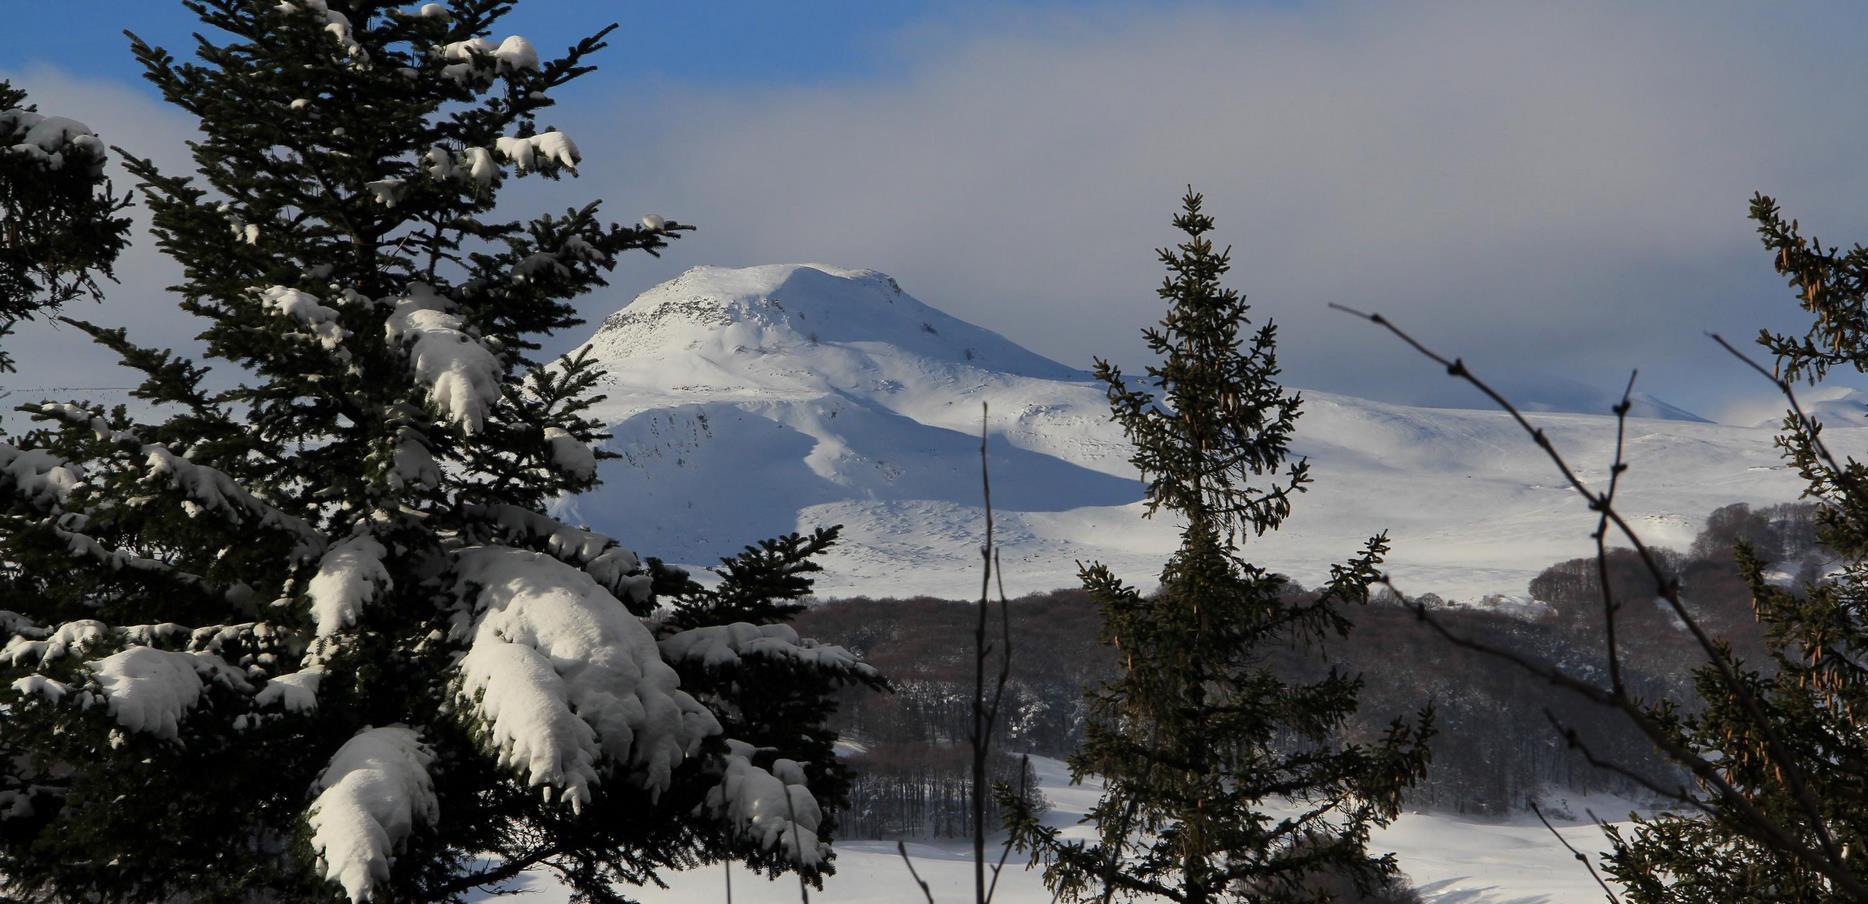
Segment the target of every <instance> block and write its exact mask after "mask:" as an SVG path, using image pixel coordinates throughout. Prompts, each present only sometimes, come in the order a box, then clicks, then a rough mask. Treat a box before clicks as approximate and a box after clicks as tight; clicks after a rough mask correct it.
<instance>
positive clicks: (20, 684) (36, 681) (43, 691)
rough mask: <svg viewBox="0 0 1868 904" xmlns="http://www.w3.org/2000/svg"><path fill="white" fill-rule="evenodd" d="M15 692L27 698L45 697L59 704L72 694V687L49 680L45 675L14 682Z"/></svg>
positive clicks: (16, 679)
mask: <svg viewBox="0 0 1868 904" xmlns="http://www.w3.org/2000/svg"><path fill="white" fill-rule="evenodd" d="M12 687H13V690H15V691H18V692H19V693H20V694H21V695H22V696H26V697H33V696H38V697H44V698H46V699H47V700H50V701H52V702H53V703H57V702H58V701H60V700H63V699H65V696H66V695H67V694H70V693H71V685H69V684H66V683H65V682H63V681H57V680H54V679H51V678H47V677H45V676H44V675H27V676H26V677H24V678H15V679H14V680H13V685H12Z"/></svg>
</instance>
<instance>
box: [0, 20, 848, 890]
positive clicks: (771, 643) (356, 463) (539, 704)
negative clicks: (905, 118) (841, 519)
mask: <svg viewBox="0 0 1868 904" xmlns="http://www.w3.org/2000/svg"><path fill="white" fill-rule="evenodd" d="M187 6H188V7H189V8H190V9H192V10H193V11H194V12H195V13H197V14H198V15H199V17H200V18H201V20H202V24H203V26H204V28H203V30H202V33H203V34H204V35H209V36H212V37H211V38H203V39H202V40H201V41H200V43H199V46H198V47H197V48H195V52H196V53H197V54H198V57H199V61H198V62H181V61H178V60H177V59H175V58H174V57H173V56H171V55H170V54H169V53H168V52H166V51H164V50H161V49H157V48H154V47H150V46H147V45H146V44H144V43H143V42H141V41H135V40H133V47H134V50H135V53H136V55H137V57H138V58H139V59H140V60H141V61H142V63H143V64H144V66H145V67H146V70H147V75H148V77H149V79H150V80H151V81H153V82H154V83H155V84H156V85H157V86H158V87H159V88H160V90H161V92H162V94H163V95H164V96H165V97H166V98H167V99H168V100H169V101H170V102H172V103H174V104H177V105H179V106H181V107H182V108H184V109H186V110H188V111H189V112H190V113H192V114H194V115H195V116H197V117H198V118H199V120H200V129H201V138H200V140H199V142H198V143H197V144H196V145H195V146H194V158H195V161H196V164H197V167H198V170H199V172H198V175H197V176H195V177H189V178H183V177H180V176H177V175H174V174H170V173H163V172H159V171H158V170H157V168H156V167H155V166H154V165H153V164H151V163H150V162H149V161H147V160H139V159H132V160H131V162H130V168H131V171H132V172H133V173H134V174H135V175H136V176H137V178H138V179H139V180H140V181H141V182H142V183H143V184H142V189H143V195H144V197H145V199H146V202H147V204H148V206H149V209H150V211H151V213H152V216H153V218H154V219H153V222H154V231H155V233H156V236H157V238H158V240H159V242H160V244H161V247H162V249H163V250H164V251H165V252H166V253H168V254H170V255H172V256H173V257H175V258H176V259H177V260H178V261H179V262H180V263H181V264H182V265H183V267H184V268H185V274H186V276H185V279H184V281H183V283H182V284H181V285H180V286H178V287H177V288H176V292H177V293H178V294H179V298H180V305H181V307H182V308H183V309H184V310H185V311H187V312H189V313H190V314H193V315H196V316H198V317H200V318H202V319H203V321H204V322H205V330H204V332H203V333H202V339H203V340H204V342H205V343H206V348H207V350H208V354H209V355H210V356H211V357H213V358H216V359H219V360H220V361H221V362H222V364H221V365H220V366H221V367H222V369H223V370H224V371H227V372H228V373H229V374H230V376H228V377H224V378H218V377H217V379H215V380H209V379H208V373H207V368H206V367H205V366H203V365H202V364H199V363H197V362H194V361H191V360H188V359H187V358H185V357H180V356H177V355H174V354H172V353H170V352H164V351H157V350H152V349H147V348H143V347H140V346H138V345H136V344H134V342H133V340H132V338H131V337H128V336H126V335H125V334H124V333H123V332H121V331H116V330H107V329H102V328H97V327H86V329H87V330H88V331H89V332H90V333H91V334H92V335H93V336H94V337H95V338H96V339H97V340H98V341H100V342H102V343H103V344H105V345H107V346H109V347H110V348H112V349H114V350H115V351H116V352H117V353H118V354H119V356H120V357H121V358H122V360H123V361H124V362H125V363H127V364H128V365H130V366H131V367H134V368H136V369H138V370H140V371H141V372H142V373H143V374H144V375H145V380H144V381H143V382H142V384H141V385H140V386H139V387H138V388H137V389H136V395H137V396H138V397H139V398H141V399H144V400H146V401H147V402H149V403H152V404H154V405H155V406H156V409H155V410H157V411H160V412H163V414H162V415H161V416H159V417H154V418H150V419H149V420H148V421H147V422H140V423H139V422H133V420H132V419H131V418H130V417H129V416H128V415H127V414H126V413H125V412H124V411H123V410H121V409H118V410H105V409H104V408H102V407H101V406H97V405H92V404H84V403H46V404H40V405H35V406H31V407H30V408H29V409H28V411H29V413H30V415H31V416H32V417H33V418H34V419H35V421H36V422H35V423H34V425H33V429H31V430H30V431H28V432H24V433H21V434H18V435H15V436H12V437H9V438H7V440H6V442H5V443H4V444H0V562H3V563H4V564H3V565H0V569H3V573H0V636H3V637H5V638H8V639H7V640H6V642H5V647H4V650H0V669H3V670H4V675H0V893H3V894H4V895H6V896H10V897H12V898H15V899H20V900H27V901H177V902H179V901H189V902H207V901H239V902H271V901H336V900H348V901H352V902H356V901H363V900H378V901H452V900H460V899H461V898H462V897H463V896H464V895H465V894H466V893H467V892H468V891H470V890H471V889H473V888H475V887H479V886H483V885H486V884H487V883H489V882H493V881H497V880H500V879H504V878H509V877H511V876H513V875H516V874H517V873H519V872H521V871H523V870H525V869H528V868H542V869H547V870H550V871H553V872H555V874H556V875H557V876H558V877H559V878H560V879H561V880H562V881H563V882H565V883H566V884H567V885H569V886H570V887H572V888H573V889H575V890H576V892H577V893H578V894H580V895H581V898H580V900H589V901H622V900H627V894H628V888H629V886H631V885H633V884H640V883H645V882H650V881H653V879H654V876H655V874H656V871H657V870H660V869H664V868H671V867H685V866H691V865H693V864H695V863H699V862H705V861H707V860H710V859H718V858H736V859H740V860H743V861H747V862H750V863H751V864H752V865H754V866H755V867H756V868H759V869H763V870H767V871H779V870H797V871H801V872H802V873H803V874H804V875H805V876H806V877H807V878H810V877H815V876H818V875H821V873H822V872H823V871H825V870H826V869H827V868H828V862H827V860H828V853H829V852H828V848H827V844H826V841H827V832H828V829H829V825H828V819H827V816H826V812H825V806H826V805H827V804H831V803H834V797H835V796H836V794H837V792H838V789H839V788H840V787H841V786H842V782H843V777H842V776H841V774H840V772H839V768H838V767H837V766H836V764H835V761H834V758H833V757H832V755H831V751H830V743H829V739H828V738H827V737H825V735H824V733H823V732H822V730H821V728H820V726H819V723H820V722H821V718H822V714H823V712H824V711H825V707H827V706H828V703H827V701H828V698H829V696H830V694H831V692H832V691H833V690H834V688H835V687H836V686H838V685H839V684H840V683H844V682H851V681H862V682H873V681H874V680H875V679H874V675H873V673H872V672H871V671H870V670H869V669H868V667H867V666H865V665H863V664H862V663H861V662H859V661H857V660H856V658H855V657H853V656H852V655H850V654H849V653H847V652H845V651H844V650H842V649H840V648H836V647H827V646H820V645H818V644H816V643H813V642H812V641H809V640H803V639H800V638H799V637H798V636H797V635H796V633H795V632H793V631H792V630H791V629H790V628H788V627H786V626H785V625H784V621H785V620H786V618H787V617H788V614H789V612H790V611H791V610H790V609H789V608H788V606H787V604H786V602H787V600H792V599H795V598H796V597H797V596H799V595H801V594H802V593H804V592H805V591H806V590H808V587H809V582H808V571H809V567H808V562H806V560H808V558H809V556H810V555H811V554H812V553H814V552H815V551H816V550H817V549H820V548H822V547H823V546H824V545H827V544H828V543H829V542H832V541H833V540H834V535H829V536H826V535H821V534H820V535H819V536H817V537H814V538H810V539H805V538H788V539H786V540H781V541H777V542H775V543H773V544H767V545H765V546H762V547H760V548H758V549H754V550H750V551H749V552H748V553H747V554H745V555H743V556H741V557H740V558H738V559H736V560H734V561H733V562H732V563H730V564H729V567H728V568H727V569H725V571H726V573H727V574H726V581H725V583H724V584H723V585H721V586H720V587H718V588H716V589H714V590H712V591H707V590H702V589H700V588H699V587H698V586H696V585H694V584H693V583H692V582H691V581H689V580H688V579H687V577H686V576H685V575H684V574H682V573H680V572H679V571H676V570H672V569H667V568H663V567H660V566H659V564H658V563H656V562H655V561H654V560H644V559H639V558H638V557H637V556H636V555H635V554H634V553H632V552H631V551H629V550H626V549H623V548H621V547H620V546H618V545H617V544H616V543H615V542H614V541H613V540H611V539H609V538H607V537H604V536H601V535H598V534H595V533H592V532H590V531H588V530H583V529H580V528H578V527H576V526H574V525H570V524H566V523H563V522H562V521H560V520H559V519H557V518H555V517H553V516H552V515H551V514H550V513H549V511H550V509H549V506H550V503H551V502H552V501H553V500H554V499H555V498H556V497H558V496H559V495H560V494H564V493H575V492H578V491H581V490H585V489H588V488H589V487H591V486H593V485H594V483H595V481H596V476H597V462H598V459H599V458H601V457H603V454H602V453H600V452H598V451H596V450H595V448H594V447H593V443H594V442H596V441H598V440H599V439H600V435H599V433H598V428H597V426H596V425H595V424H594V423H593V422H592V421H590V420H589V419H588V418H586V417H585V416H584V412H585V410H586V408H587V406H588V405H589V404H591V402H592V396H591V387H592V385H593V382H594V381H595V379H596V377H597V374H596V373H595V372H594V371H593V369H592V368H591V367H590V366H589V364H588V362H586V361H583V360H572V361H568V362H559V363H556V364H549V363H546V362H538V361H534V360H532V359H531V358H529V357H528V355H529V354H531V353H533V352H535V351H536V350H537V349H538V348H539V346H538V344H537V340H538V338H539V337H540V336H541V335H542V334H544V333H547V332H549V331H552V330H560V329H564V328H566V327H569V326H572V325H574V324H575V323H576V322H577V321H576V319H575V318H574V316H573V311H572V308H571V306H570V305H569V303H568V300H569V299H571V298H573V297H575V296H577V295H579V294H580V293H583V292H586V291H588V290H590V289H592V288H594V287H597V286H601V285H602V284H603V274H604V273H605V272H606V271H607V270H609V269H610V268H612V267H613V266H614V265H615V264H616V263H617V262H618V258H619V257H620V256H622V255H624V254H625V253H627V252H631V251H644V252H648V253H651V254H653V253H655V252H656V251H657V250H658V249H660V248H662V247H664V246H665V244H666V243H667V242H668V241H669V240H671V239H673V238H675V237H676V236H677V235H678V234H679V232H680V231H682V230H685V229H687V228H688V227H686V226H682V225H679V224H677V223H675V222H673V221H669V220H664V219H661V218H659V217H646V218H643V219H642V221H641V222H640V224H637V225H628V226H618V225H614V224H608V223H606V222H605V221H604V220H603V219H601V218H600V216H599V211H598V208H597V205H596V204H594V203H593V204H591V205H589V206H586V207H583V208H581V209H574V210H567V211H565V212H564V213H563V214H560V215H547V216H540V217H538V218H536V219H532V220H530V221H528V222H503V221H499V220H497V219H494V218H493V217H492V212H493V210H494V205H495V199H496V197H497V195H498V193H499V191H500V189H501V188H502V187H505V186H506V184H507V182H508V180H512V179H514V178H516V177H520V176H534V177H545V178H557V177H559V176H562V175H566V174H574V173H575V172H576V170H577V166H578V164H579V162H580V161H581V159H582V154H581V152H580V149H579V147H578V145H577V144H576V143H575V142H574V141H573V140H572V138H571V136H570V135H568V134H566V133H565V132H563V131H559V130H558V129H557V128H555V127H554V126H553V125H552V124H551V123H549V122H548V121H546V120H544V118H543V115H544V113H545V111H546V110H547V109H548V108H549V107H550V105H551V100H550V94H551V92H552V91H553V89H556V88H558V87H560V86H562V85H564V84H565V83H566V82H568V81H570V80H572V79H574V78H576V77H577V76H579V75H581V74H583V73H584V72H587V71H588V70H589V67H588V66H587V65H586V64H587V61H588V59H589V57H590V55H591V54H592V53H593V52H595V51H596V50H598V49H599V48H600V47H602V46H603V45H602V42H601V38H602V37H603V34H602V33H599V34H598V35H596V36H594V37H592V38H590V39H587V40H585V41H582V42H581V43H579V44H578V45H577V46H575V47H573V48H571V49H570V50H569V51H568V52H567V53H566V54H565V55H564V56H563V57H562V58H559V59H556V60H550V59H544V58H541V57H540V55H539V54H538V52H537V51H536V50H535V48H534V47H533V45H532V44H531V43H529V42H528V41H527V40H526V39H525V38H523V37H519V36H510V37H498V38H495V37H494V34H495V32H494V27H495V25H496V23H497V22H498V20H499V19H500V17H501V16H502V15H503V14H505V13H506V12H507V11H508V10H509V8H510V6H511V4H510V3H509V2H503V0H456V2H453V3H451V4H448V5H445V6H444V5H442V4H439V3H427V4H423V5H420V6H415V5H413V4H410V5H398V4H391V3H382V2H370V0H355V2H343V0H192V2H189V3H187ZM637 516H638V517H643V518H653V517H655V513H654V512H652V511H643V512H640V513H637ZM669 599H672V600H674V601H676V602H678V603H679V606H678V607H670V606H668V605H666V601H667V600H669Z"/></svg>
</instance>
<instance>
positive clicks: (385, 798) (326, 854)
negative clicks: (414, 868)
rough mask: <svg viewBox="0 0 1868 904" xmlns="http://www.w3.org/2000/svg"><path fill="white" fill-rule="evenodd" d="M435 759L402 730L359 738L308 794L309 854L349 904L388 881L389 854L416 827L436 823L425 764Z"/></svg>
mask: <svg viewBox="0 0 1868 904" xmlns="http://www.w3.org/2000/svg"><path fill="white" fill-rule="evenodd" d="M433 760H434V753H433V752H432V751H430V750H429V749H428V748H427V747H426V746H425V745H423V744H422V742H421V738H420V737H419V736H417V735H416V733H415V731H414V730H413V729H411V728H409V727H407V726H405V725H385V726H382V727H380V728H366V729H364V730H362V731H360V732H358V733H357V734H356V735H355V736H353V737H352V738H351V739H350V740H349V741H346V742H344V746H342V747H340V748H338V750H337V753H336V754H335V755H333V756H332V757H331V762H330V764H329V765H328V766H326V767H325V770H324V774H323V775H322V776H320V777H319V779H318V781H317V783H316V784H315V785H313V786H312V790H313V791H316V792H318V797H317V799H316V800H314V801H312V804H311V809H310V811H308V812H307V814H306V817H305V818H306V821H307V822H309V823H310V824H311V848H312V850H313V851H315V852H316V853H317V855H318V869H319V872H320V874H322V875H323V876H324V878H325V879H327V880H329V881H332V882H336V883H337V884H339V885H342V886H343V887H344V893H345V894H346V895H348V896H349V897H350V901H351V904H358V902H362V901H367V900H369V899H370V896H371V894H372V893H373V892H374V890H375V888H376V885H377V883H380V882H384V881H386V880H388V879H389V871H390V868H391V867H392V866H394V864H395V854H396V851H397V849H399V848H400V847H401V846H402V845H403V843H404V842H406V841H407V840H408V837H409V835H410V833H412V832H413V831H414V830H415V826H416V825H417V823H420V824H425V825H432V824H433V823H434V822H435V820H436V819H437V818H438V817H439V816H440V804H439V802H438V801H437V800H436V798H435V788H434V781H433V779H431V778H430V777H429V775H428V764H429V763H431V762H433Z"/></svg>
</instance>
